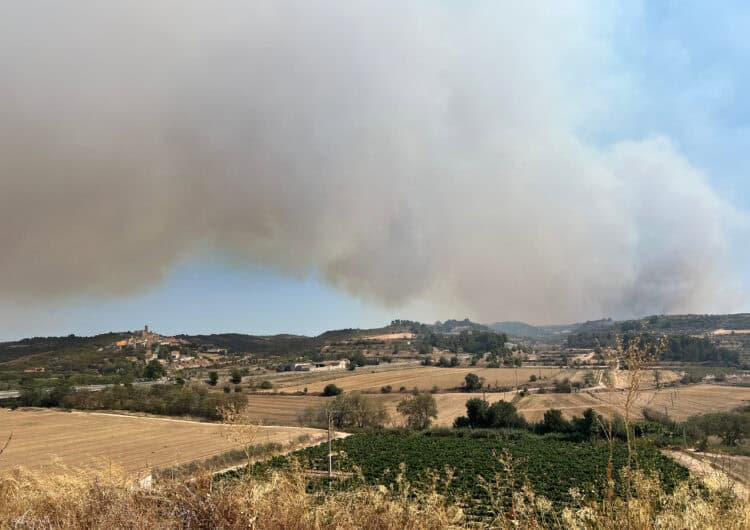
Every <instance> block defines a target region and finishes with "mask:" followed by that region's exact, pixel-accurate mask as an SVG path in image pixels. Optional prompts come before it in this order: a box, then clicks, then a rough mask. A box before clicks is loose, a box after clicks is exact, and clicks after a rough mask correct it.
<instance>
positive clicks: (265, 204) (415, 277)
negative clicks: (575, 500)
mask: <svg viewBox="0 0 750 530" xmlns="http://www.w3.org/2000/svg"><path fill="white" fill-rule="evenodd" d="M449 4H450V3H436V2H426V3H413V2H380V1H372V2H369V1H364V2H341V1H325V0H324V1H321V2H309V1H265V0H254V1H253V2H231V1H229V0H216V1H213V2H198V1H193V0H181V1H179V2H178V1H173V2H169V1H161V2H145V1H143V2H102V1H98V0H97V1H88V2H85V1H71V2H53V1H49V2H43V1H28V2H6V3H4V4H3V5H2V6H0V249H2V254H1V255H0V299H4V300H6V301H14V302H23V303H44V302H45V301H47V300H51V299H59V298H65V297H68V296H71V295H80V294H84V295H93V296H117V295H122V294H125V293H131V292H132V291H133V290H134V289H145V288H148V287H151V286H153V285H154V284H156V283H157V282H159V281H160V280H161V279H163V278H164V277H165V275H167V274H168V273H169V271H170V269H171V267H172V266H173V265H174V264H175V263H176V262H177V261H179V260H181V259H184V258H186V257H189V256H190V255H192V254H194V253H200V252H206V251H209V252H221V253H224V254H227V255H228V256H230V257H231V259H234V260H237V261H238V262H240V263H242V262H248V263H260V264H264V265H269V266H272V267H274V268H277V269H278V270H281V271H283V272H284V273H288V274H306V273H308V272H311V271H316V272H318V273H319V274H320V275H321V276H322V277H323V278H324V279H325V280H326V281H328V282H330V283H331V284H333V285H335V286H337V287H340V288H341V289H345V290H347V291H349V292H351V293H353V294H355V295H357V296H362V297H364V298H366V299H371V300H374V301H378V302H382V303H384V304H386V305H388V306H392V307H398V306H401V305H403V304H407V303H409V302H410V301H412V300H424V301H427V302H429V303H431V304H433V305H434V306H435V307H437V308H440V310H441V311H443V313H444V314H447V315H458V314H469V315H471V316H472V317H473V318H476V319H480V320H493V319H500V318H508V317H513V318H523V319H527V320H530V321H533V322H542V321H572V320H577V319H581V318H589V317H597V316H600V315H613V316H622V315H635V314H645V313H651V312H661V311H667V312H673V311H691V310H692V311H701V312H703V311H708V310H718V309H725V308H727V305H731V303H732V302H734V301H735V300H734V299H731V298H727V287H734V286H733V284H732V278H731V274H730V273H731V271H730V270H729V269H728V268H727V266H726V264H727V262H728V247H729V242H728V237H727V234H726V226H727V225H728V223H731V222H732V219H733V218H735V217H737V216H740V215H741V214H740V213H738V212H736V211H734V210H732V207H731V206H729V205H728V204H726V203H725V202H724V201H723V200H722V198H720V197H719V196H718V195H717V194H716V193H715V192H714V191H713V190H712V189H711V187H710V186H709V185H708V184H707V181H706V179H705V177H704V176H703V175H701V173H700V172H699V171H697V170H696V169H695V168H693V167H691V166H690V164H689V163H688V162H687V161H686V160H685V158H684V157H683V156H682V155H681V154H680V153H679V151H678V150H677V149H676V148H675V147H674V146H673V145H672V143H671V142H670V141H669V139H667V138H663V137H659V136H654V137H653V138H647V139H644V140H638V141H627V142H622V143H619V144H616V145H613V146H608V147H603V148H599V147H592V146H590V145H587V143H586V142H583V141H582V140H581V139H580V135H579V134H578V131H579V130H581V128H583V127H584V126H585V124H586V123H587V122H590V120H593V119H601V118H602V117H603V112H602V109H603V108H606V107H607V105H608V104H612V105H613V109H614V108H615V107H616V102H607V101H605V100H604V99H602V97H601V96H600V95H599V93H598V92H597V90H596V87H594V88H592V89H587V88H586V87H585V86H582V83H577V82H576V80H577V79H592V78H595V77H596V75H597V74H596V73H595V72H596V71H598V70H600V69H602V68H603V70H602V71H605V73H606V70H607V68H605V66H606V64H607V63H608V61H609V57H610V51H609V50H608V46H607V31H606V28H607V27H608V24H610V23H611V19H610V18H609V13H606V12H602V10H601V4H599V6H600V8H599V9H597V10H592V9H590V7H591V6H589V5H587V4H586V3H585V2H584V3H581V4H576V3H574V2H559V3H558V2H549V3H546V4H544V5H543V6H542V5H532V4H534V3H533V2H532V3H524V2H514V3H510V2H509V3H507V4H508V5H506V6H504V7H502V8H500V7H498V6H497V5H495V3H494V2H487V3H482V2H472V3H456V4H455V5H452V6H450V5H449ZM511 4H519V5H515V6H514V5H511ZM521 4H523V5H521ZM438 6H442V7H438ZM592 13H595V15H592ZM613 111H614V110H613Z"/></svg>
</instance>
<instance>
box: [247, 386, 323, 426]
mask: <svg viewBox="0 0 750 530" xmlns="http://www.w3.org/2000/svg"><path fill="white" fill-rule="evenodd" d="M332 399H333V398H325V397H321V396H285V395H280V394H251V395H249V396H248V406H247V409H246V416H247V418H248V419H249V420H250V421H253V422H257V423H260V424H261V425H299V417H300V415H301V414H302V413H303V412H304V411H305V409H306V408H308V407H314V408H320V407H322V406H323V405H324V404H325V403H328V402H329V401H330V400H332Z"/></svg>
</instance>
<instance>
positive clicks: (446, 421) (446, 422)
mask: <svg viewBox="0 0 750 530" xmlns="http://www.w3.org/2000/svg"><path fill="white" fill-rule="evenodd" d="M514 395H515V394H514V393H513V392H505V393H503V392H486V393H476V394H470V393H466V392H451V393H447V394H435V395H434V398H435V402H436V404H437V411H438V417H437V419H435V420H433V422H432V424H433V425H434V426H437V427H450V426H452V425H453V420H455V419H456V418H457V417H458V416H464V415H466V402H467V401H468V400H470V399H472V398H484V399H486V400H487V401H489V402H490V403H494V402H495V401H500V400H501V399H502V400H505V401H510V400H512V399H513V397H514ZM404 397H405V395H404V394H387V395H383V396H377V399H380V400H381V401H382V402H383V404H384V405H385V408H386V410H387V411H388V414H390V418H391V424H392V425H393V426H400V425H402V424H403V423H404V418H403V417H402V416H401V415H400V414H399V413H398V412H397V411H396V407H397V406H398V402H399V401H400V400H401V399H403V398H404Z"/></svg>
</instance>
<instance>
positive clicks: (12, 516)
mask: <svg viewBox="0 0 750 530" xmlns="http://www.w3.org/2000/svg"><path fill="white" fill-rule="evenodd" d="M305 482H306V481H305V478H304V474H303V473H301V470H299V469H297V470H292V471H291V472H289V473H285V474H277V475H274V476H273V477H272V478H271V479H270V480H267V481H258V480H254V479H252V478H251V477H246V478H243V479H238V480H225V481H221V482H218V483H217V482H215V481H213V480H211V478H210V476H208V475H202V476H199V477H196V478H194V479H192V480H190V481H188V482H177V481H167V482H162V483H157V484H155V485H154V487H153V488H152V489H148V490H144V489H140V488H138V487H137V484H135V483H134V482H132V481H130V480H129V479H128V476H127V474H125V473H124V472H122V471H118V470H112V469H108V470H106V471H105V472H99V471H97V472H93V471H86V472H84V471H81V470H76V469H69V470H65V472H64V473H60V474H50V473H43V474H42V473H38V472H37V473H32V472H27V471H18V472H15V473H12V474H6V475H5V476H2V477H0V528H50V529H51V528H56V529H57V528H59V529H74V528H75V529H78V528H87V529H99V528H107V529H110V528H129V529H151V528H166V529H171V528H222V529H240V528H243V529H244V528H253V529H258V530H265V529H269V530H270V529H282V530H283V529H289V530H292V529H294V530H308V529H309V530H322V529H337V530H338V529H348V528H363V529H364V528H367V529H376V530H391V529H393V530H396V529H408V530H421V529H425V530H426V529H452V528H501V529H511V528H514V529H515V528H524V529H538V528H560V529H562V528H566V529H568V528H571V529H572V528H575V529H592V530H593V529H598V530H620V529H622V528H630V529H648V528H660V529H666V530H677V529H688V528H689V529H696V530H697V529H707V530H719V529H722V530H724V529H726V530H741V529H742V530H744V529H747V528H749V527H750V504H748V502H747V499H742V498H738V497H737V496H736V495H734V494H733V493H731V491H728V490H726V489H723V488H721V487H720V486H715V487H711V485H710V484H709V487H710V489H709V491H708V493H706V492H703V491H701V490H699V489H698V488H696V487H695V485H692V484H690V483H684V484H682V485H680V486H678V487H677V489H676V490H675V491H674V492H673V493H672V494H667V493H665V492H664V490H663V489H662V487H661V485H660V484H659V482H658V481H657V480H655V479H652V478H648V477H645V476H643V475H641V474H639V473H635V474H633V476H632V479H631V484H632V487H633V490H634V495H631V496H628V497H627V498H614V499H611V500H608V501H604V502H601V503H588V502H585V501H584V500H583V497H582V496H581V495H579V494H577V493H576V492H575V491H573V492H572V493H573V499H574V501H573V503H572V504H571V505H570V506H569V507H567V508H565V509H563V510H562V511H556V510H553V509H552V504H551V503H550V501H549V500H547V499H545V498H544V497H541V496H537V495H536V494H535V493H534V492H533V491H532V490H531V489H530V488H528V487H524V488H521V489H517V488H515V487H513V485H512V483H508V484H505V483H503V482H502V481H500V480H497V481H496V482H495V483H488V484H487V487H488V493H489V495H490V499H491V500H490V502H489V505H488V506H487V508H488V510H489V513H490V514H491V515H490V519H488V520H485V521H484V522H483V523H474V524H470V523H468V522H467V521H466V520H465V518H464V515H463V512H462V511H461V509H460V508H458V507H457V506H454V505H451V504H450V503H449V502H447V501H446V499H445V498H444V497H443V496H442V495H441V494H440V486H441V485H436V486H433V487H432V488H428V489H427V490H426V491H418V490H415V489H413V488H412V487H411V486H410V485H409V484H408V483H406V482H404V481H398V482H397V483H396V485H395V486H394V487H393V488H386V487H383V486H378V487H370V486H363V485H360V486H354V487H352V488H350V489H348V490H347V491H344V492H330V493H329V492H324V493H309V492H308V491H306V489H305ZM506 493H511V497H512V504H511V507H510V509H508V508H507V506H506V505H504V504H502V503H501V502H500V499H503V498H505V494H506Z"/></svg>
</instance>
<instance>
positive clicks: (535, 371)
mask: <svg viewBox="0 0 750 530" xmlns="http://www.w3.org/2000/svg"><path fill="white" fill-rule="evenodd" d="M468 373H475V374H477V375H478V376H479V377H483V378H484V379H485V382H486V383H489V384H490V385H493V386H495V385H500V386H506V385H507V386H514V385H516V383H518V385H523V384H524V383H527V382H528V381H529V377H530V376H531V375H536V376H537V377H538V376H539V375H540V374H541V375H542V377H554V376H556V375H557V374H559V373H561V370H560V369H559V368H518V369H514V368H471V367H469V368H437V367H434V366H414V365H410V366H409V367H404V368H401V369H392V370H385V371H377V372H375V371H372V372H364V373H358V372H355V373H352V372H348V371H346V372H337V373H336V374H335V375H334V374H331V373H328V374H326V377H325V378H320V379H314V378H309V380H308V381H307V382H305V383H298V382H296V381H289V380H287V381H284V380H282V379H277V380H275V381H274V383H276V384H277V385H278V388H279V390H281V391H284V392H298V391H301V390H303V389H304V388H307V389H308V392H321V391H322V390H323V387H325V386H326V384H328V383H331V382H333V383H335V384H336V385H337V386H339V387H341V388H343V389H344V390H346V391H352V390H362V391H378V390H380V388H381V387H383V386H386V385H391V387H392V388H393V390H394V391H398V389H399V388H401V387H402V386H403V387H406V388H407V389H408V390H412V389H414V388H418V389H419V390H430V389H432V388H433V387H437V388H438V389H440V390H448V389H453V388H459V387H461V386H462V385H463V384H464V377H466V374H468Z"/></svg>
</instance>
